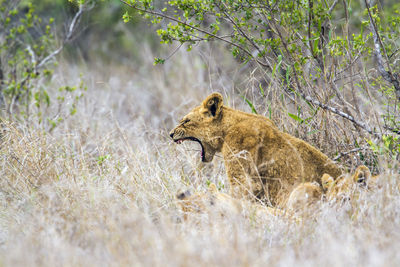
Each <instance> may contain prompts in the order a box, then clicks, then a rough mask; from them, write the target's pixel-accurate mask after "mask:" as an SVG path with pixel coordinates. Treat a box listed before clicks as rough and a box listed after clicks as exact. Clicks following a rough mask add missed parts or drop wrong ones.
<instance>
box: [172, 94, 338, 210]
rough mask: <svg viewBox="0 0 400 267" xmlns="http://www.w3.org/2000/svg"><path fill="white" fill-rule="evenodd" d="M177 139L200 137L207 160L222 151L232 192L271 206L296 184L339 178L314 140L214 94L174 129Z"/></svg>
mask: <svg viewBox="0 0 400 267" xmlns="http://www.w3.org/2000/svg"><path fill="white" fill-rule="evenodd" d="M170 136H171V138H172V139H173V140H174V141H175V142H176V143H178V144H179V143H181V142H182V141H185V140H191V141H195V142H198V143H199V144H200V146H201V151H202V152H201V159H202V161H203V162H210V161H211V160H212V159H213V157H214V155H215V153H216V152H222V154H223V157H224V162H225V167H226V172H227V176H228V179H229V183H230V195H231V196H233V197H237V198H243V197H246V198H254V197H255V198H258V199H261V200H264V201H266V202H267V203H268V204H270V205H278V204H281V203H282V201H283V202H285V201H286V199H287V197H288V195H289V193H290V191H291V190H292V189H293V186H294V185H295V184H299V183H300V182H312V181H317V182H319V183H320V182H321V179H320V178H321V176H322V175H323V174H324V173H327V174H329V175H331V176H332V177H337V176H339V175H340V174H341V170H340V168H339V167H338V166H337V165H336V164H335V163H334V162H333V161H331V160H330V159H329V158H328V157H327V156H326V155H324V154H323V153H322V152H320V151H319V150H318V149H316V148H314V147H313V146H311V145H310V144H308V143H306V142H304V141H302V140H300V139H298V138H295V137H293V136H291V135H289V134H287V133H284V132H281V131H280V130H279V129H278V128H277V127H276V126H275V125H274V123H273V122H272V121H271V120H269V119H267V118H265V117H263V116H261V115H255V114H249V113H245V112H242V111H239V110H234V109H231V108H229V107H227V106H225V105H224V104H223V100H222V95H221V94H219V93H213V94H211V95H209V96H208V97H207V98H206V99H205V100H204V101H203V103H202V104H201V105H200V106H198V107H195V108H194V109H193V110H192V111H191V112H189V114H187V115H186V116H184V117H183V119H182V120H181V121H180V123H179V124H178V126H176V127H175V128H174V129H173V130H172V131H171V132H170Z"/></svg>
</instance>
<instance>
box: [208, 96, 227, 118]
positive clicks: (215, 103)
mask: <svg viewBox="0 0 400 267" xmlns="http://www.w3.org/2000/svg"><path fill="white" fill-rule="evenodd" d="M222 105H223V101H222V95H221V94H220V93H212V94H211V95H209V96H208V97H207V98H206V99H205V100H204V101H203V107H204V108H205V109H206V110H208V112H209V113H210V115H211V116H213V117H215V116H217V115H219V113H220V112H221V108H222Z"/></svg>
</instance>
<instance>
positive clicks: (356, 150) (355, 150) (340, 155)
mask: <svg viewBox="0 0 400 267" xmlns="http://www.w3.org/2000/svg"><path fill="white" fill-rule="evenodd" d="M365 149H366V148H363V147H357V148H354V149H352V150H349V151H346V152H340V153H339V155H337V156H336V157H334V158H333V160H334V161H337V160H338V159H340V158H341V157H343V156H346V155H348V154H351V153H354V152H358V151H360V150H365Z"/></svg>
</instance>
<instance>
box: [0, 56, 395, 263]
mask: <svg viewBox="0 0 400 267" xmlns="http://www.w3.org/2000/svg"><path fill="white" fill-rule="evenodd" d="M205 51H208V52H203V53H202V54H201V55H196V54H194V53H193V54H186V53H178V54H177V55H175V57H174V59H173V62H171V63H169V62H167V63H166V64H165V65H162V66H157V67H153V66H152V62H151V61H148V62H145V64H143V65H142V67H141V68H132V69H129V68H128V67H126V66H124V67H123V68H122V67H112V68H111V67H109V66H107V67H106V68H104V66H102V67H90V68H86V69H84V70H83V72H84V79H85V82H86V84H87V85H88V91H87V92H85V97H84V98H83V99H82V101H81V102H80V104H79V106H78V108H77V114H75V115H74V116H71V117H66V118H65V120H64V121H63V122H62V123H61V124H60V125H59V126H58V127H56V128H55V129H54V130H53V131H52V132H50V133H45V132H43V131H42V130H40V127H38V126H36V125H35V124H30V125H29V124H28V125H27V124H22V123H18V122H10V121H6V120H3V121H2V123H1V133H0V135H1V147H0V165H1V167H0V177H1V180H0V203H1V204H0V205H1V209H0V265H1V266H3V265H5V266H18V265H19V266H21V265H23V266H34V265H40V266H62V265H66V266H71V265H81V266H91V265H100V266H103V265H123V266H132V265H133V266H165V265H169V266H187V265H194V266H209V265H218V266H240V265H246V266H268V265H283V266H293V265H297V266H299V265H300V266H302V265H307V266H310V265H314V266H360V265H362V266H368V265H371V266H383V265H385V266H395V265H398V264H399V263H400V254H399V253H398V251H399V248H400V231H399V229H400V194H399V186H400V182H399V181H400V180H399V179H398V177H397V176H396V174H395V173H396V170H391V169H389V168H387V167H386V164H381V165H380V169H381V171H382V173H383V174H384V175H383V176H382V179H381V185H382V186H381V188H380V189H378V190H376V191H375V192H367V193H363V194H361V195H360V196H359V198H358V199H353V200H351V201H349V202H346V203H342V204H329V203H321V204H320V205H318V206H316V207H315V209H313V210H308V211H305V213H304V214H303V220H302V222H301V223H295V222H293V221H289V220H287V219H285V218H279V217H277V218H276V219H272V220H270V221H265V222H261V223H259V222H255V221H254V220H252V219H251V218H250V219H249V218H245V217H242V216H237V215H235V216H228V217H224V218H220V217H213V216H211V217H208V216H206V215H195V216H198V220H197V223H192V222H191V221H187V222H185V221H183V220H182V219H181V218H182V214H181V212H180V210H179V207H178V205H177V202H176V201H177V200H176V199H175V194H176V192H177V191H178V190H179V189H181V188H183V187H189V188H191V189H192V190H194V191H205V190H206V187H207V185H206V184H207V181H210V182H214V183H215V184H217V185H218V186H219V187H220V188H221V190H222V191H223V192H226V191H227V186H225V185H227V183H226V180H225V179H226V176H225V173H224V168H223V164H222V162H221V158H218V157H216V159H214V162H212V163H210V164H207V165H203V164H202V163H201V162H200V156H199V151H198V150H199V148H198V147H197V145H196V144H189V143H185V144H184V145H181V146H176V145H175V144H173V143H172V142H171V140H169V136H168V134H167V133H168V131H169V130H170V128H171V127H172V126H173V125H174V124H175V123H176V120H177V119H179V118H180V117H181V115H182V114H185V113H186V112H187V110H188V109H190V108H191V107H193V106H194V105H196V104H197V103H199V101H201V100H202V99H203V98H204V97H205V96H206V95H207V94H208V93H209V92H211V91H214V90H218V91H220V92H221V93H223V94H224V97H225V98H226V99H227V102H228V103H227V104H229V105H230V106H233V107H236V108H240V109H242V110H246V111H250V109H249V107H248V106H246V105H245V103H243V102H244V101H243V100H242V99H241V98H240V97H238V95H239V94H237V92H238V91H241V92H242V93H243V94H245V95H246V96H247V97H248V98H249V99H251V100H252V101H253V102H254V103H257V105H256V108H257V109H258V111H259V112H262V113H264V114H265V115H267V116H269V114H270V113H269V110H272V112H271V117H272V119H273V120H274V121H275V122H276V123H277V124H278V126H279V127H280V128H281V129H284V130H286V131H288V132H290V133H292V134H295V135H297V136H300V137H302V138H303V139H306V140H308V141H310V142H311V143H313V144H314V145H316V146H317V147H319V148H321V149H322V150H323V151H324V152H326V153H327V154H328V155H330V156H331V157H333V156H334V155H335V154H336V152H337V151H340V150H342V149H343V150H345V149H349V148H351V146H350V145H349V144H346V143H344V142H343V141H342V140H343V139H344V138H343V135H346V136H355V137H354V139H360V140H362V138H363V135H362V133H360V131H358V130H357V129H354V127H353V126H352V125H351V124H350V123H347V122H343V121H342V120H338V119H337V117H335V115H332V114H329V113H326V112H324V111H319V112H318V113H317V115H316V116H315V118H314V120H313V121H312V122H311V124H310V125H307V126H304V125H301V126H299V125H297V124H296V123H295V122H294V121H293V120H291V119H290V118H289V117H288V116H287V115H286V114H287V111H288V110H290V109H291V108H293V107H290V106H285V105H283V104H282V103H281V102H280V101H279V97H280V94H281V90H280V88H278V86H275V87H274V85H271V86H270V88H269V89H268V90H269V91H268V92H269V95H268V96H266V98H264V100H263V101H258V102H257V99H260V98H259V95H258V93H257V92H258V91H257V90H258V79H257V75H256V73H248V72H247V70H243V69H242V70H241V71H239V70H238V69H239V68H237V67H235V64H233V63H232V64H231V66H233V67H232V68H231V69H230V70H224V71H222V70H220V69H218V68H217V67H216V62H221V60H224V59H223V58H219V57H218V56H217V55H218V54H219V53H218V52H216V51H213V50H205ZM143 54H146V55H149V54H151V53H150V51H148V50H146V48H144V52H143ZM213 58H214V59H213ZM149 59H150V60H151V59H152V57H151V56H149ZM89 69H90V70H89ZM96 69H97V71H96ZM80 71H82V69H78V68H75V67H73V66H69V65H62V64H61V67H60V68H59V70H58V72H57V73H56V75H55V76H54V78H53V83H54V87H55V88H57V86H60V85H62V84H65V83H67V84H68V83H71V82H75V81H74V80H76V81H78V79H79V72H80ZM243 77H247V79H243ZM249 77H250V78H249ZM240 79H242V80H240ZM238 81H240V82H238ZM245 89H246V90H245ZM247 89H248V90H247ZM265 103H269V105H267V106H265ZM363 103H364V102H363ZM365 109H366V110H367V109H368V107H365ZM321 121H322V122H323V124H318V123H321ZM312 127H315V128H317V129H319V130H320V131H316V132H313V133H312V134H307V133H308V132H310V131H311V130H313V128H312ZM357 134H358V135H357ZM346 163H347V164H348V165H347V166H348V167H350V168H351V167H354V166H355V165H357V164H359V159H358V158H353V157H352V156H350V157H349V158H348V159H347V161H346Z"/></svg>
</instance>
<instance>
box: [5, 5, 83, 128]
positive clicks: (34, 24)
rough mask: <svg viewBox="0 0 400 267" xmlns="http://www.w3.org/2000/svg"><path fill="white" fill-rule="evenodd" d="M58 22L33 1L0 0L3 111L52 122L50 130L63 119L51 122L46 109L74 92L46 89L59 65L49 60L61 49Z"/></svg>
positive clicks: (9, 114)
mask: <svg viewBox="0 0 400 267" xmlns="http://www.w3.org/2000/svg"><path fill="white" fill-rule="evenodd" d="M54 21H55V20H54V18H49V19H43V18H42V17H40V16H39V15H38V14H37V12H36V6H35V5H33V3H32V2H31V1H23V2H22V1H21V2H20V1H17V2H13V1H12V3H10V2H9V1H4V0H0V24H1V25H4V28H3V29H2V31H1V32H0V106H1V109H2V110H3V111H5V113H6V114H7V115H8V116H12V117H14V118H20V119H31V118H36V119H37V121H38V122H39V123H43V122H46V123H49V125H50V129H52V128H54V127H55V126H56V124H57V121H58V122H59V121H60V120H62V118H57V121H55V120H53V119H50V118H49V117H48V114H46V112H45V111H46V109H47V108H49V107H50V106H51V105H52V104H56V103H58V104H60V103H61V102H63V100H62V99H65V97H66V96H67V95H72V94H71V93H72V91H70V90H64V88H60V90H59V93H58V95H56V96H53V95H51V94H50V93H49V91H48V90H47V88H46V84H48V83H49V81H50V80H51V77H52V75H53V70H52V68H53V67H54V66H55V63H54V61H51V60H49V59H50V58H52V56H51V54H52V53H53V52H54V51H56V49H57V47H56V42H55V36H54V33H53V32H54V30H53V29H54V27H55V25H54V24H55V23H54ZM80 87H83V85H82V84H81V85H80ZM74 97H76V96H74ZM76 100H77V99H76ZM71 105H72V106H75V105H76V101H72V104H71ZM73 113H74V112H71V114H73Z"/></svg>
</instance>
